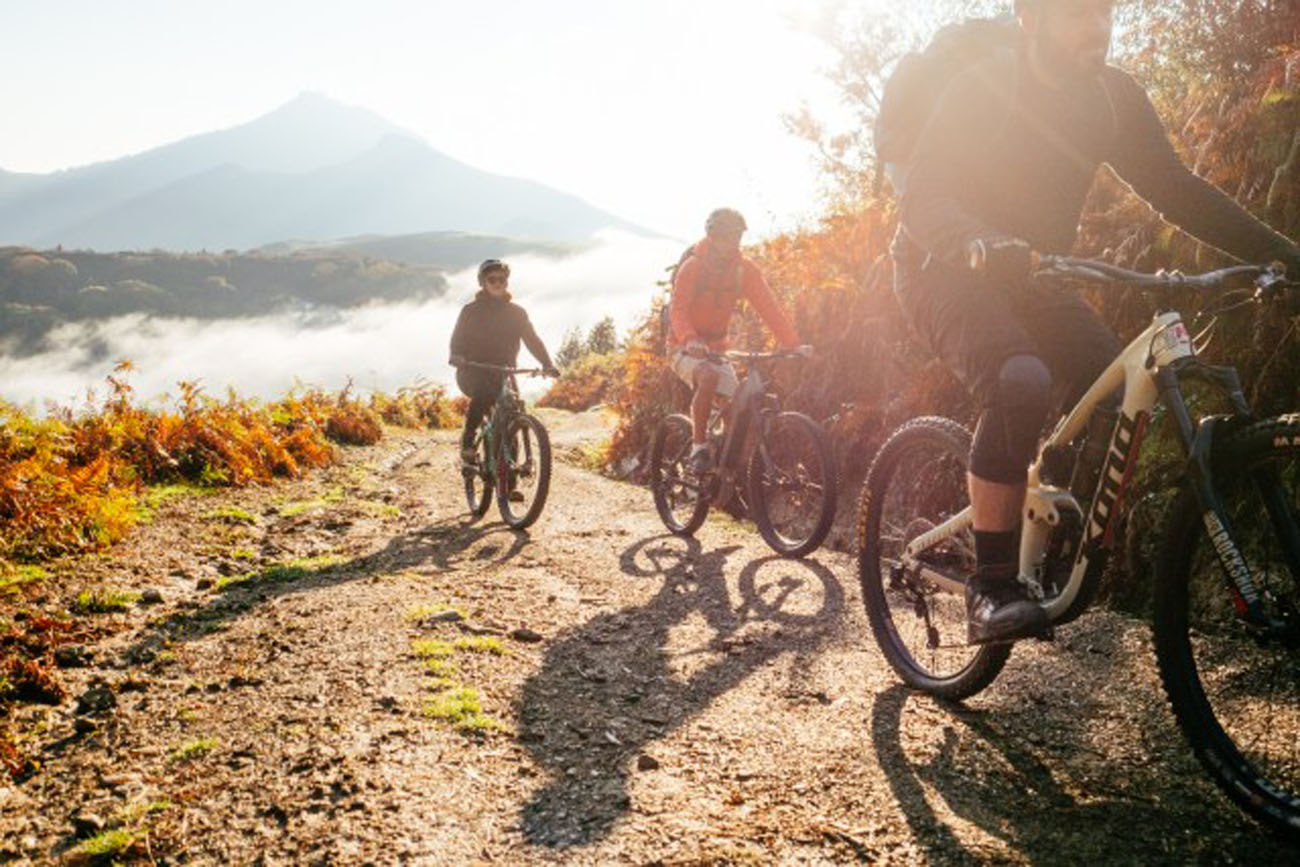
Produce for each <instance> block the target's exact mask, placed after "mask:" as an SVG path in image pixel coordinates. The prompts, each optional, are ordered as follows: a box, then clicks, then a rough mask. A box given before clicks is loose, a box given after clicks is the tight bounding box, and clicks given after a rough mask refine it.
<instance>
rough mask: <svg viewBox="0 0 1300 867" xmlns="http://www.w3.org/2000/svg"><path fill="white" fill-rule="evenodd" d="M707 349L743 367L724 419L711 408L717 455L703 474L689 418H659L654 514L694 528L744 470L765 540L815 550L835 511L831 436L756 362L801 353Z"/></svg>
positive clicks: (800, 551) (783, 550)
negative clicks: (784, 401) (695, 466)
mask: <svg viewBox="0 0 1300 867" xmlns="http://www.w3.org/2000/svg"><path fill="white" fill-rule="evenodd" d="M708 357H709V360H711V361H714V362H715V363H720V362H723V361H725V360H726V359H734V360H738V361H743V362H745V363H746V365H747V368H748V370H747V373H746V376H745V379H744V380H743V381H742V382H741V383H740V387H739V388H737V389H736V394H735V395H734V396H733V397H732V399H731V402H730V406H729V407H728V410H727V412H726V413H725V418H726V424H725V425H724V424H723V419H724V413H723V411H722V410H721V409H719V408H717V407H715V408H714V409H713V412H712V413H711V414H710V416H709V425H708V429H709V443H710V447H711V448H712V450H713V454H714V455H716V456H717V459H716V460H715V462H714V467H713V469H711V470H710V471H709V472H707V473H705V474H704V475H703V476H702V477H700V478H697V477H696V475H695V474H694V473H693V472H691V471H690V469H689V465H688V464H689V456H690V452H691V429H692V425H691V419H690V418H689V417H687V416H685V415H681V414H674V415H670V416H667V417H666V418H664V419H662V420H661V421H660V422H659V424H658V426H657V427H656V429H655V436H654V445H653V446H652V447H651V451H650V468H651V469H650V472H651V476H650V488H651V491H652V492H653V494H654V502H655V509H656V510H657V511H658V512H659V517H660V518H662V519H663V522H664V525H665V526H666V527H667V528H668V529H669V530H670V531H671V532H673V533H675V534H677V535H679V536H690V535H693V534H694V533H695V531H696V530H698V529H699V528H700V525H701V524H703V523H704V518H705V517H706V516H707V515H708V513H709V506H710V504H711V503H714V502H718V503H722V502H726V501H727V499H728V498H730V496H731V494H732V492H733V491H734V490H735V488H736V486H737V484H738V481H739V479H740V476H741V473H742V471H744V473H745V478H746V481H747V487H746V492H747V495H748V496H747V497H746V502H747V505H748V507H749V512H750V514H751V516H752V517H753V519H754V523H755V524H757V525H758V531H759V533H761V534H762V536H763V539H764V540H765V541H766V542H767V544H768V545H770V546H771V547H772V549H773V550H774V551H776V552H777V553H778V554H781V555H782V556H785V557H802V556H804V555H806V554H808V553H810V552H812V551H815V550H816V549H817V547H818V546H819V545H821V543H822V541H823V540H825V538H826V534H827V533H828V532H830V528H831V522H832V521H833V520H834V518H835V495H836V491H835V488H836V479H835V466H834V463H833V461H832V457H831V446H830V438H829V437H828V436H827V434H826V431H825V429H823V428H822V426H821V425H819V424H817V422H815V421H813V420H812V419H811V418H809V417H808V416H806V415H804V414H803V413H799V412H782V411H781V402H780V399H779V398H778V397H777V396H776V395H775V394H772V393H770V392H769V391H768V380H767V378H766V377H765V376H764V375H763V373H762V371H761V370H760V367H761V366H762V365H764V364H766V363H769V362H773V361H776V360H778V359H783V358H803V357H804V356H803V355H801V354H800V353H798V352H794V351H789V350H785V351H780V352H728V353H725V354H724V355H716V354H710V355H709V356H708ZM751 431H752V432H753V437H752V438H751V437H750V436H749V434H750V432H751Z"/></svg>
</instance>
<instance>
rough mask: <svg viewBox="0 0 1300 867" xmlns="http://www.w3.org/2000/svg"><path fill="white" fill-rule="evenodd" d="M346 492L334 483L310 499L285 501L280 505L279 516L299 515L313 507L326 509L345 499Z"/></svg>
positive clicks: (290, 516)
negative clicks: (319, 494)
mask: <svg viewBox="0 0 1300 867" xmlns="http://www.w3.org/2000/svg"><path fill="white" fill-rule="evenodd" d="M346 497H347V494H345V493H344V491H343V486H342V485H335V486H334V487H332V488H330V489H329V490H328V491H326V492H325V493H324V494H322V495H321V496H319V497H316V498H315V499H312V500H300V501H298V502H295V503H287V504H285V505H283V506H281V507H280V517H282V518H292V517H295V516H296V515H301V514H302V513H303V512H309V511H312V510H314V509H326V508H329V507H330V506H335V505H338V504H339V503H341V502H343V500H344V499H346Z"/></svg>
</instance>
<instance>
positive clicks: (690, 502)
mask: <svg viewBox="0 0 1300 867" xmlns="http://www.w3.org/2000/svg"><path fill="white" fill-rule="evenodd" d="M690 455H691V420H690V419H689V418H687V417H686V416H684V415H670V416H668V417H667V418H665V419H663V420H662V421H660V422H659V425H658V426H657V427H656V428H655V439H654V445H653V446H652V447H651V449H650V491H651V493H653V494H654V500H655V509H656V510H657V511H658V512H659V517H660V518H661V519H662V520H663V522H664V526H665V527H667V528H668V529H669V530H670V531H672V532H673V533H676V534H677V535H679V536H689V535H691V534H692V533H694V532H695V531H696V530H698V529H699V528H700V525H701V524H703V523H704V518H705V516H706V515H708V514H709V498H708V497H707V496H705V494H704V491H703V490H702V489H701V487H700V483H699V480H698V479H696V478H695V475H694V474H693V473H691V472H690V471H689V466H688V461H689V459H690Z"/></svg>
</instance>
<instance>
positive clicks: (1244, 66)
mask: <svg viewBox="0 0 1300 867" xmlns="http://www.w3.org/2000/svg"><path fill="white" fill-rule="evenodd" d="M936 5H939V4H936ZM948 5H949V6H951V7H952V11H953V12H954V14H956V13H957V12H959V11H960V10H961V9H964V8H966V7H971V6H972V4H962V3H957V2H953V3H950V4H948ZM974 5H978V4H974ZM993 5H994V4H985V6H988V7H990V8H992V6H993ZM1003 5H1005V4H1003ZM1286 8H1288V4H1285V3H1272V2H1268V0H1194V2H1193V0H1188V2H1173V0H1141V2H1135V3H1134V4H1131V5H1129V6H1126V7H1121V14H1122V15H1123V16H1125V17H1124V25H1125V31H1124V32H1125V36H1124V40H1123V42H1122V43H1121V44H1120V45H1119V46H1118V47H1119V53H1120V56H1119V57H1118V59H1117V62H1118V63H1119V64H1120V65H1121V66H1123V67H1125V68H1127V69H1129V70H1131V71H1132V72H1133V73H1134V74H1135V75H1136V76H1137V77H1138V78H1139V80H1140V81H1141V82H1142V83H1143V84H1144V85H1146V86H1147V87H1149V88H1150V91H1151V95H1152V98H1153V101H1154V102H1155V104H1156V106H1157V108H1158V110H1159V111H1160V113H1161V116H1162V118H1163V119H1164V121H1165V123H1166V125H1167V127H1168V128H1169V129H1170V131H1171V136H1172V139H1173V141H1174V143H1175V145H1176V147H1177V148H1178V149H1179V151H1180V153H1181V155H1182V156H1183V158H1184V160H1185V161H1186V162H1187V163H1188V164H1189V165H1190V166H1192V167H1193V168H1194V170H1195V171H1196V172H1197V173H1199V174H1201V175H1202V176H1204V177H1206V178H1208V179H1210V180H1211V181H1213V182H1214V183H1216V184H1217V185H1219V186H1220V187H1221V188H1222V189H1224V190H1225V191H1227V192H1228V194H1229V195H1232V196H1234V197H1235V198H1236V199H1237V201H1239V202H1240V203H1241V204H1243V205H1244V206H1245V207H1247V208H1248V209H1249V210H1251V211H1252V212H1254V213H1255V214H1257V215H1259V216H1260V217H1262V218H1264V219H1265V220H1267V221H1269V222H1270V223H1271V224H1272V225H1273V226H1274V227H1275V228H1277V229H1278V230H1279V231H1281V232H1283V233H1285V234H1287V235H1288V236H1289V237H1291V238H1297V237H1300V16H1297V15H1296V14H1295V12H1294V4H1291V5H1290V7H1289V8H1290V9H1291V11H1290V13H1289V14H1287V13H1286V12H1285V11H1284V10H1285V9H1286ZM977 11H978V10H977ZM891 37H893V38H896V37H897V33H894V32H891V31H890V30H889V28H883V27H875V28H874V29H873V27H872V22H867V24H866V25H865V26H864V27H862V29H861V30H860V31H856V32H854V33H852V34H849V35H846V36H845V37H843V38H842V39H840V40H839V41H838V43H837V47H838V48H839V50H840V52H841V55H842V60H843V65H842V67H841V69H840V70H839V71H838V72H837V74H836V81H837V83H838V84H839V85H840V87H841V89H842V95H843V96H844V98H845V101H846V103H847V104H849V105H850V107H851V108H852V109H853V110H854V113H855V116H856V117H857V118H858V119H859V121H860V122H861V123H862V124H863V125H865V128H869V123H870V118H871V117H872V116H873V113H874V99H875V95H876V94H877V93H878V92H879V84H880V82H881V78H880V76H881V75H882V74H884V73H885V72H887V64H886V63H884V62H882V58H886V59H887V58H888V57H890V56H897V52H898V51H899V50H900V49H899V46H898V45H897V43H896V42H895V43H889V42H888V40H889V39H890V38H891ZM891 52H892V55H891ZM792 126H794V127H795V128H796V129H797V131H800V132H802V133H804V134H805V135H806V136H807V137H808V138H809V139H810V140H811V141H813V143H814V144H815V145H816V146H817V148H818V152H819V154H820V155H821V156H822V158H823V166H824V168H825V172H826V180H827V186H828V188H829V190H830V194H831V200H832V203H831V205H830V206H829V208H828V209H827V212H826V213H825V214H824V215H823V216H822V217H821V219H820V220H819V221H818V222H817V224H816V225H814V226H812V227H810V228H808V229H805V230H803V231H797V232H791V233H787V234H784V235H781V236H778V237H776V238H773V239H771V240H768V241H766V242H764V243H761V244H759V245H758V246H756V247H753V248H750V249H749V250H748V251H747V253H748V255H750V256H752V257H753V258H754V259H755V260H756V261H757V262H758V264H759V266H760V267H761V268H762V269H763V271H764V273H765V274H766V275H767V277H768V280H769V282H770V283H771V284H772V286H773V288H774V289H775V290H776V291H777V293H778V295H779V296H780V298H781V301H782V303H783V304H784V305H786V308H787V309H788V310H790V311H792V314H793V316H794V319H795V321H796V325H797V328H798V330H799V332H800V334H801V336H802V337H803V338H804V339H805V340H807V341H808V342H810V343H812V344H813V345H814V347H815V348H816V351H817V354H816V356H815V357H814V358H813V359H812V360H811V361H809V362H808V363H806V364H803V365H799V366H796V367H793V368H791V369H789V370H787V371H785V373H784V376H782V377H779V378H778V382H777V390H778V392H779V393H780V394H781V395H782V397H783V401H784V403H785V405H786V406H787V407H789V408H792V409H798V410H801V411H804V412H806V413H808V414H809V415H811V416H812V417H813V418H815V419H818V420H823V421H825V422H826V423H827V425H828V427H829V428H830V431H831V434H832V438H833V441H834V445H835V453H836V458H837V460H838V462H839V464H840V471H841V476H842V480H843V481H842V488H843V489H844V490H846V491H853V490H856V486H857V483H858V481H859V480H860V479H861V477H862V475H863V473H864V472H865V470H866V469H867V467H868V466H869V464H870V461H871V459H872V457H873V456H874V454H875V452H876V450H877V449H878V447H879V446H880V444H881V443H882V441H883V438H884V437H885V435H886V434H887V433H888V432H889V431H890V430H892V429H893V428H894V427H895V426H897V425H898V424H899V423H900V422H902V421H903V420H905V419H907V418H909V417H912V416H915V415H919V414H941V415H946V416H950V417H953V418H956V419H958V420H959V421H962V422H963V423H968V424H969V423H972V422H973V420H974V415H975V407H973V406H972V404H971V402H970V400H969V398H968V396H967V394H966V393H965V391H964V390H963V389H962V387H961V386H960V384H959V383H958V382H957V381H956V380H955V379H954V378H953V377H952V376H951V375H950V374H949V373H948V372H947V370H946V369H945V368H944V367H943V366H942V365H941V364H940V363H938V362H937V361H935V360H934V359H933V358H932V357H931V356H930V355H929V354H928V353H927V352H925V351H924V350H923V349H922V348H921V347H920V346H919V345H918V344H917V343H916V341H914V340H913V339H912V335H911V333H910V329H909V326H908V324H907V323H906V321H905V320H904V318H903V317H902V315H901V312H900V311H899V309H898V306H897V304H896V303H895V301H894V298H893V293H892V280H893V277H892V271H891V267H890V261H889V255H888V250H889V242H890V239H891V238H892V236H893V233H894V231H895V228H896V219H895V202H894V200H893V199H892V197H891V195H890V193H889V191H888V189H887V188H882V187H881V186H879V185H877V184H875V183H874V178H875V176H876V172H875V166H874V163H873V156H872V153H871V149H870V143H869V136H867V137H865V138H864V136H863V135H862V130H861V129H857V130H854V131H852V132H851V133H850V134H841V135H838V136H836V135H831V134H829V133H827V132H826V131H825V130H824V129H822V128H821V127H820V126H819V125H818V124H817V123H815V122H814V121H812V120H811V119H810V118H808V117H807V116H806V115H804V116H801V117H799V118H795V119H793V121H792ZM1076 253H1077V254H1079V255H1083V256H1093V257H1100V258H1104V259H1107V260H1109V261H1112V262H1115V263H1117V264H1121V265H1125V266H1128V267H1132V268H1136V269H1142V270H1155V269H1157V268H1180V269H1182V270H1185V271H1189V272H1191V271H1203V270H1208V269H1211V268H1215V267H1219V266H1220V265H1222V264H1226V259H1225V257H1223V255H1222V254H1220V253H1219V252H1217V251H1216V250H1214V249H1212V248H1210V247H1207V246H1205V245H1202V244H1200V243H1198V242H1196V241H1195V240H1194V239H1191V238H1189V237H1188V236H1186V235H1184V234H1182V233H1180V232H1178V231H1177V230H1176V229H1174V228H1173V227H1171V226H1169V225H1168V224H1166V223H1164V222H1163V221H1162V220H1161V219H1160V218H1159V216H1158V215H1157V214H1155V213H1153V212H1152V211H1151V209H1150V208H1149V207H1148V206H1147V205H1146V204H1145V203H1143V202H1142V201H1141V200H1139V199H1138V198H1136V196H1134V195H1133V194H1132V192H1131V191H1129V189H1128V188H1127V187H1126V186H1124V185H1123V184H1122V183H1120V182H1119V181H1118V179H1116V178H1115V177H1114V176H1113V175H1111V174H1110V173H1109V171H1107V170H1103V171H1102V172H1100V173H1099V175H1098V180H1097V183H1096V185H1095V187H1094V189H1093V192H1092V195H1091V197H1090V199H1089V202H1088V205H1087V207H1086V209H1085V213H1084V215H1083V218H1082V221H1081V232H1080V237H1079V241H1078V244H1077V246H1076ZM664 298H665V295H664V293H660V295H658V296H656V298H655V301H654V305H655V306H658V305H659V304H662V303H663V300H664ZM1088 298H1089V300H1090V302H1091V303H1093V304H1094V306H1095V307H1096V308H1097V309H1098V311H1099V312H1100V313H1101V315H1102V316H1103V318H1104V319H1105V320H1106V321H1107V323H1108V324H1109V325H1110V326H1111V327H1112V328H1113V329H1114V330H1115V331H1116V332H1117V333H1118V334H1119V335H1120V336H1121V337H1122V338H1125V339H1127V338H1129V337H1131V336H1133V335H1134V334H1136V333H1137V332H1138V331H1139V330H1140V329H1141V328H1143V327H1145V325H1146V324H1147V322H1148V321H1149V320H1150V315H1151V312H1152V311H1151V308H1150V307H1149V306H1147V303H1146V301H1145V300H1144V299H1143V297H1142V296H1141V294H1140V293H1137V292H1131V293H1123V292H1110V293H1090V294H1089V295H1088ZM1185 300H1186V303H1185V304H1184V305H1182V306H1181V307H1180V310H1181V311H1182V312H1183V314H1184V316H1185V317H1186V318H1187V319H1188V321H1189V323H1191V324H1192V325H1193V327H1194V328H1198V329H1199V328H1201V327H1203V326H1205V325H1207V324H1208V322H1209V319H1210V317H1209V316H1206V317H1201V316H1200V314H1201V309H1202V307H1203V306H1204V305H1205V302H1203V301H1199V300H1197V299H1192V298H1188V299H1185ZM656 320H657V317H655V316H653V315H651V316H648V317H647V318H646V320H645V321H644V323H643V324H642V326H641V328H640V329H638V330H637V331H635V332H634V333H633V335H631V336H630V338H629V340H628V349H627V352H626V356H625V365H624V369H625V374H624V379H623V383H622V387H621V388H620V389H619V392H618V394H617V396H616V397H615V398H614V399H613V400H612V401H611V403H612V405H613V406H614V407H615V408H616V409H617V410H618V412H619V427H618V430H617V433H616V435H615V438H614V441H613V443H612V446H611V449H610V451H609V454H610V457H611V459H612V460H613V461H615V462H619V461H626V460H628V459H629V458H637V459H639V460H641V461H642V462H643V461H644V460H645V457H646V455H647V454H648V448H649V442H650V438H651V435H652V433H653V428H654V425H655V424H656V423H657V421H658V419H659V418H661V417H662V416H663V415H664V414H665V413H667V412H672V411H682V410H683V409H684V408H685V405H686V403H685V397H686V395H685V391H684V389H683V388H682V387H681V386H678V385H677V384H676V383H675V380H674V378H673V377H672V375H671V373H669V372H668V371H667V368H666V363H665V361H664V359H663V358H662V357H661V356H660V355H659V354H658V353H657V352H656V350H657V348H658V346H657V337H656V327H655V323H656ZM730 338H731V343H732V344H733V345H735V346H740V347H752V348H760V347H763V346H765V345H767V344H768V341H769V340H770V338H769V336H768V334H767V332H766V330H765V329H764V328H763V327H762V325H761V323H760V322H759V321H758V320H757V319H756V317H755V316H754V315H753V313H752V311H749V310H748V309H745V308H742V312H741V314H740V315H739V316H737V317H736V318H735V320H734V321H733V323H732V328H731V335H730ZM1205 356H1206V358H1207V360H1209V361H1211V362H1214V363H1228V364H1232V365H1234V366H1236V367H1237V368H1238V369H1239V370H1240V371H1241V373H1242V377H1243V380H1244V381H1245V382H1246V383H1247V384H1248V387H1249V394H1248V396H1249V397H1250V398H1251V400H1252V401H1253V402H1254V404H1255V406H1256V408H1257V410H1259V411H1260V412H1262V413H1274V412H1279V411H1294V410H1295V409H1296V408H1297V407H1298V406H1300V343H1298V338H1297V329H1296V320H1295V319H1294V318H1291V317H1288V316H1287V315H1285V313H1284V311H1281V310H1278V309H1274V308H1272V307H1269V306H1266V305H1249V304H1248V305H1244V306H1243V307H1241V308H1239V309H1238V310H1236V311H1234V312H1232V313H1230V314H1228V315H1223V316H1219V317H1218V321H1217V324H1216V326H1215V332H1214V339H1213V340H1212V342H1211V343H1210V346H1209V348H1208V350H1207V351H1206V353H1205ZM1160 478H1162V476H1161V475H1160V474H1159V473H1154V472H1153V473H1150V474H1149V475H1147V476H1146V477H1144V478H1143V479H1141V480H1139V481H1140V483H1146V484H1150V485H1153V486H1154V485H1157V484H1160V482H1159V479H1160ZM1164 478H1167V475H1166V476H1164ZM1147 480H1149V481H1147ZM1147 493H1148V491H1147V490H1143V489H1139V490H1136V491H1135V492H1134V499H1135V500H1141V499H1142V498H1143V497H1144V496H1145V495H1146V494H1147ZM1137 535H1140V534H1137Z"/></svg>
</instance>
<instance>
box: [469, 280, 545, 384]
mask: <svg viewBox="0 0 1300 867" xmlns="http://www.w3.org/2000/svg"><path fill="white" fill-rule="evenodd" d="M520 341H522V342H523V344H524V345H525V346H527V347H528V351H529V352H531V353H532V354H533V357H534V358H536V359H537V360H538V361H540V362H541V363H542V366H543V367H552V366H553V365H552V364H551V356H550V355H548V354H547V352H546V346H545V345H544V344H543V343H542V339H541V338H540V337H538V336H537V332H536V331H534V330H533V323H531V322H529V321H528V314H527V313H525V312H524V308H522V307H520V306H519V305H518V304H514V303H512V302H511V301H510V298H509V296H508V295H507V296H506V297H505V298H504V299H502V298H493V297H492V296H491V295H489V294H488V293H487V292H486V291H483V290H480V291H479V293H478V294H477V295H475V296H474V300H473V301H471V302H470V303H468V304H466V305H465V306H464V307H462V308H461V311H460V316H459V317H457V319H456V328H455V329H454V330H453V331H452V332H451V355H452V357H453V358H455V357H456V356H460V357H461V358H463V359H464V360H466V361H479V362H482V363H484V364H500V365H502V366H503V367H513V366H514V365H515V360H516V359H517V358H518V357H519V343H520Z"/></svg>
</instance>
